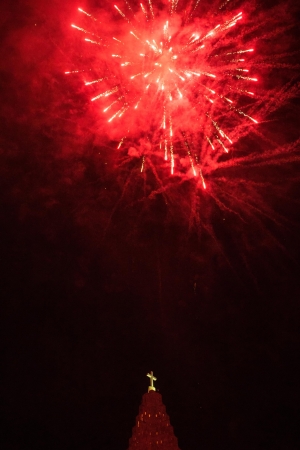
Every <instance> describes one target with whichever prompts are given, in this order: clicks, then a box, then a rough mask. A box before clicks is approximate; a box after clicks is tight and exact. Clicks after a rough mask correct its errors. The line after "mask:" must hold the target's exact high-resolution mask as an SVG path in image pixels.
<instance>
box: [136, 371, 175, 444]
mask: <svg viewBox="0 0 300 450" xmlns="http://www.w3.org/2000/svg"><path fill="white" fill-rule="evenodd" d="M147 376H148V377H149V378H150V386H149V388H148V393H146V394H144V395H143V399H142V403H141V406H140V408H139V414H138V416H137V418H136V424H135V426H134V427H133V430H132V437H131V439H130V440H129V449H128V450H153V449H159V448H160V449H163V450H179V447H178V443H177V438H176V437H175V435H174V432H173V427H172V426H171V424H170V419H169V416H168V414H167V413H166V407H165V405H164V404H163V402H162V396H161V394H159V393H158V392H156V389H155V387H154V385H153V381H156V378H155V377H154V376H153V372H150V373H148V374H147Z"/></svg>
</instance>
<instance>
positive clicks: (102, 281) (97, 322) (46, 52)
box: [0, 0, 300, 450]
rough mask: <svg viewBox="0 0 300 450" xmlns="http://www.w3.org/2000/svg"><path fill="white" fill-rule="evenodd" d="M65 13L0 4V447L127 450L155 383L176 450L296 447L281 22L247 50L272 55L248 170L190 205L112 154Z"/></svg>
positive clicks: (289, 45) (295, 305)
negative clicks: (150, 375)
mask: <svg viewBox="0 0 300 450" xmlns="http://www.w3.org/2000/svg"><path fill="white" fill-rule="evenodd" d="M107 5H108V3H105V2H102V3H101V5H100V6H103V7H105V8H107V7H108V6H107ZM78 6H86V7H87V8H90V9H92V8H95V7H96V6H98V4H97V2H96V1H90V2H87V4H86V5H83V3H81V4H80V5H79V4H77V2H71V1H69V2H58V1H57V0H55V1H52V2H47V1H46V0H39V1H33V0H29V1H27V2H22V1H17V0H16V1H14V3H13V4H11V2H9V1H8V0H7V1H4V2H2V6H1V9H2V11H1V14H0V17H1V19H0V20H1V27H0V30H1V31H0V33H1V42H2V44H1V46H2V48H1V59H0V64H1V72H0V77H1V84H0V85H1V94H2V95H1V98H2V100H1V122H0V127H1V164H0V185H1V194H0V195H1V209H0V211H1V213H0V214H1V216H0V218H1V229H0V231H1V239H0V254H1V285H2V294H1V310H2V311H1V321H2V324H1V331H2V333H3V335H2V343H3V350H4V352H3V355H4V358H3V361H4V364H3V369H4V371H3V378H2V382H1V403H2V407H3V408H2V409H3V418H2V425H3V426H2V432H1V437H0V439H1V449H4V450H23V449H31V450H32V449H53V450H62V449H64V450H66V449H74V450H75V449H85V450H94V449H103V450H117V449H118V450H119V449H126V448H127V445H128V440H129V437H130V436H131V429H132V426H133V425H134V423H135V417H136V415H137V412H138V406H139V404H140V401H141V397H142V394H143V393H144V392H146V390H147V386H148V379H147V378H146V373H147V372H148V371H150V370H153V371H154V374H155V375H156V376H157V378H158V381H157V387H158V389H159V391H160V392H161V394H162V396H163V401H164V403H165V405H166V407H167V412H168V413H169V415H170V419H171V424H172V425H173V426H174V429H175V434H176V436H177V437H178V440H179V446H180V448H181V449H182V450H196V449H199V448H201V449H203V450H212V449H217V448H218V449H219V450H223V449H224V450H225V449H229V448H230V449H241V448H243V449H244V450H257V449H272V450H277V449H278V450H279V449H280V450H296V449H298V448H299V444H300V441H299V440H298V437H297V432H298V429H299V419H300V416H299V403H300V395H299V394H300V390H299V365H300V363H299V342H300V340H299V338H300V331H299V330H300V328H299V315H300V313H299V312H300V306H299V298H300V276H299V265H300V238H299V225H300V213H299V194H300V189H299V168H300V166H299V149H298V145H297V144H295V145H294V144H293V143H295V142H296V141H297V139H298V137H299V105H298V103H297V98H296V97H297V95H298V94H297V93H298V90H299V88H298V86H299V67H298V66H297V64H298V60H299V53H296V49H297V42H296V41H297V40H296V38H297V28H296V25H297V23H296V19H295V17H296V13H297V11H295V9H294V6H293V5H291V4H286V5H283V6H282V8H283V9H282V11H284V14H282V21H283V29H284V31H283V36H284V38H280V39H279V38H278V41H280V43H278V41H276V39H275V38H274V39H275V40H273V39H271V38H269V40H268V39H266V40H265V41H264V42H263V43H258V44H257V45H258V46H260V47H259V49H260V51H261V52H262V54H263V55H264V54H265V52H266V48H267V47H269V48H270V52H273V51H274V52H275V53H274V54H275V55H278V54H281V55H284V56H282V57H281V58H282V59H280V64H283V65H282V66H279V65H277V67H269V66H268V64H267V62H268V59H267V57H265V59H264V58H263V61H265V62H266V66H265V68H264V70H263V69H262V67H263V66H262V65H261V67H260V70H262V71H264V75H265V84H266V87H265V89H266V90H268V89H269V90H270V92H272V95H273V96H274V98H276V96H278V105H277V107H276V109H275V110H273V111H271V112H269V111H266V123H265V124H263V125H261V128H259V132H260V133H261V136H258V134H256V135H255V136H251V135H249V136H246V137H245V138H243V139H242V140H241V143H240V145H241V152H245V154H247V153H248V152H250V151H251V152H252V151H255V152H257V154H258V155H259V156H258V157H257V159H256V160H253V161H252V163H251V164H247V163H245V164H236V165H235V164H233V165H232V167H231V168H230V170H228V169H227V170H226V169H222V170H220V171H219V172H217V173H216V174H211V175H210V179H209V176H208V184H209V183H210V188H209V189H208V193H205V192H203V191H199V190H197V189H196V187H195V183H194V182H193V181H192V180H184V181H182V180H180V179H179V178H176V177H175V178H174V179H173V181H169V180H168V181H167V182H166V184H163V185H162V186H158V185H157V177H156V176H155V173H154V172H153V171H152V172H151V170H149V171H148V172H147V173H146V174H145V175H140V173H139V168H138V167H137V166H136V165H135V163H134V162H127V163H126V164H122V163H121V162H120V160H118V158H117V157H116V156H115V150H114V149H115V142H114V143H112V142H110V141H109V140H108V139H107V137H104V136H103V134H102V132H101V131H100V129H101V124H100V125H99V123H98V122H97V121H96V119H95V118H94V117H93V112H92V110H91V109H90V108H89V106H88V100H87V95H86V93H85V92H84V90H83V88H82V84H81V83H80V81H79V80H78V79H76V78H68V79H66V77H65V75H64V71H65V70H66V66H67V65H68V64H69V65H70V64H71V61H72V54H74V48H76V45H77V43H76V42H74V39H73V38H72V35H71V32H70V30H69V24H70V22H71V21H72V19H73V17H74V14H75V13H74V11H75V10H76V8H77V7H78ZM269 8H270V5H269V4H268V2H264V3H263V5H262V6H260V11H265V14H266V17H267V16H268V12H269V11H270V10H269ZM289 11H290V13H291V17H290V21H289V22H288V23H287V22H286V19H287V16H286V15H287V14H288V12H289ZM277 15H278V10H277ZM288 24H289V25H291V26H290V27H289V26H288ZM72 39H73V40H72ZM274 42H275V43H274ZM72 52H73V53H72ZM75 59H76V58H75ZM274 60H276V57H275V56H274ZM297 77H298V78H297ZM297 80H298V81H297ZM287 92H288V93H290V94H288V95H287V94H286V93H287ZM289 97H290V98H289ZM281 99H283V100H281ZM262 136H263V137H265V139H262ZM258 138H260V141H259V142H260V144H259V147H258ZM274 142H275V143H276V145H275V144H274ZM276 146H277V148H278V151H277V150H276ZM270 149H271V150H270ZM270 151H271V153H270ZM272 152H273V153H272ZM158 175H159V177H162V176H163V173H162V172H159V174H158ZM161 179H163V178H161ZM224 180H225V181H226V183H225V188H224V183H223V182H224ZM222 183H223V184H222ZM221 204H223V205H224V204H225V205H227V206H228V207H227V208H225V209H224V208H222V207H221V206H220V205H221ZM195 211H196V212H195Z"/></svg>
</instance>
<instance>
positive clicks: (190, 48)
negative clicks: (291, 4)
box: [67, 1, 299, 268]
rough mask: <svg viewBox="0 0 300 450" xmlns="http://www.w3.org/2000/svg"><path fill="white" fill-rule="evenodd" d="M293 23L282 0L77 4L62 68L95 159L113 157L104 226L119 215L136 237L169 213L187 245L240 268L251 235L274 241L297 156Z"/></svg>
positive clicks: (274, 244) (165, 222)
mask: <svg viewBox="0 0 300 450" xmlns="http://www.w3.org/2000/svg"><path fill="white" fill-rule="evenodd" d="M293 26H294V24H293V21H292V20H291V18H290V15H289V14H288V12H286V8H284V10H283V8H282V7H281V5H279V6H275V7H273V8H272V9H270V10H268V9H266V8H261V9H257V10H256V9H255V7H254V6H253V5H252V4H251V5H249V4H248V5H246V4H245V5H244V7H239V8H237V3H234V5H232V6H230V2H225V3H222V2H221V3H212V4H208V3H207V2H203V4H201V3H200V2H198V1H193V2H189V3H187V2H177V1H171V2H167V3H164V4H162V3H161V2H155V3H152V2H148V3H144V4H136V3H133V2H132V3H129V2H125V3H122V4H121V3H118V5H113V4H112V5H110V12H108V11H107V9H106V10H101V13H99V11H98V12H93V11H89V10H88V8H86V9H79V10H78V11H77V13H76V20H75V19H74V22H73V24H72V28H73V33H75V34H73V36H76V39H78V41H77V43H78V48H79V50H78V55H77V56H76V55H75V56H74V54H73V57H72V61H73V63H74V64H73V66H70V67H68V70H67V73H68V74H70V75H68V76H71V74H72V73H73V74H74V75H73V76H74V77H76V78H77V77H78V78H79V80H83V82H84V84H85V86H84V92H85V95H86V96H88V98H89V99H90V102H89V103H88V102H87V104H89V105H90V111H91V113H92V114H91V116H90V117H94V118H96V120H95V123H96V124H97V125H96V128H93V130H94V132H95V135H98V136H99V138H100V142H101V144H100V145H99V148H101V155H100V157H101V158H102V157H103V155H105V158H106V160H108V161H111V162H113V164H110V168H111V169H112V167H113V168H114V169H113V170H112V171H110V170H107V172H106V173H108V174H109V175H108V177H110V181H109V184H110V191H109V192H110V194H108V192H107V190H105V193H103V196H105V199H106V200H105V201H107V195H110V197H111V210H110V213H109V214H108V217H107V219H106V221H105V230H108V229H109V228H110V226H111V225H112V222H113V221H114V220H115V221H116V220H117V218H118V217H121V219H120V222H121V223H122V233H123V234H126V235H127V236H128V239H130V237H131V238H132V239H135V240H136V241H137V240H138V239H137V237H139V238H140V237H141V236H147V239H148V237H149V233H152V230H153V229H155V226H157V227H161V226H162V227H166V226H167V227H168V226H169V225H171V227H172V229H173V228H174V224H175V223H176V227H179V229H180V230H181V232H180V239H181V237H182V236H190V237H191V236H192V235H194V233H196V236H197V237H196V240H195V241H194V244H193V248H194V249H195V252H196V254H197V255H200V254H201V253H203V252H204V253H206V252H208V253H209V254H210V258H212V255H213V254H214V253H215V254H220V253H221V254H222V257H224V258H225V259H226V261H229V260H232V259H235V260H238V261H239V263H238V265H239V267H246V268H248V267H251V265H252V264H251V262H249V259H248V256H247V255H249V254H252V253H253V251H255V249H257V248H258V245H259V244H258V243H261V245H262V248H269V249H271V250H270V253H271V254H272V252H273V250H274V249H275V248H277V249H278V248H279V249H282V248H283V247H282V245H281V243H280V242H282V233H284V230H285V229H286V226H287V221H286V219H285V215H286V212H285V206H286V204H287V202H286V199H287V198H288V197H287V196H288V190H289V186H290V185H291V184H293V183H294V181H295V180H296V179H295V180H294V179H292V180H291V179H290V175H289V173H293V170H292V169H291V167H292V166H294V167H295V164H296V163H297V162H298V161H299V154H298V149H299V136H298V135H299V133H298V131H297V133H296V130H297V127H295V126H294V123H295V117H296V114H295V112H293V111H292V108H293V105H292V103H293V99H295V98H296V97H297V96H298V95H299V83H298V81H297V76H298V75H297V74H298V65H297V61H296V59H295V57H296V56H297V50H294V49H293V48H292V41H293V33H294V32H293V31H292V33H291V34H290V36H289V34H288V33H287V30H291V29H292V28H293ZM285 115H288V116H287V117H290V118H291V120H290V121H289V123H288V120H287V119H286V118H285ZM279 124H280V126H279ZM283 124H284V126H282V125H283ZM105 136H108V138H109V146H108V147H107V150H104V146H105V144H104V142H105V139H104V138H105ZM98 142H99V139H98ZM97 158H98V153H97ZM107 167H108V166H107ZM115 168H117V170H115ZM141 172H142V173H141ZM283 173H285V174H286V175H285V183H283V182H282V180H283V178H282V174H283ZM101 195H102V194H101ZM101 198H102V197H101ZM281 199H285V201H284V202H283V203H284V205H283V203H282V202H281V205H282V206H281V207H279V206H278V204H280V200H281ZM135 205H137V208H136V209H135ZM98 207H99V205H98V203H97V202H96V203H93V206H92V207H91V209H93V210H95V211H97V208H98ZM291 209H292V206H291V207H290V210H291ZM128 212H129V214H127V213H128ZM132 217H134V219H133V221H132ZM126 218H127V219H126ZM83 220H85V219H83ZM126 221H127V222H128V223H127V225H126ZM114 223H115V222H114ZM176 227H175V228H176ZM158 229H160V230H161V228H158ZM139 230H141V231H139ZM145 230H146V232H145ZM183 230H184V232H183V233H182V231H183ZM187 230H189V233H186V231H187ZM266 230H270V233H269V232H266ZM96 233H98V227H96ZM199 238H200V239H199ZM206 243H207V244H206ZM199 245H200V247H201V248H200V247H198V246H199ZM206 245H207V246H208V248H207V249H205V248H204V247H205V246H206ZM203 246H204V247H203ZM197 249H198V250H197ZM241 249H243V251H241ZM234 255H235V256H234ZM196 258H198V256H197V257H196Z"/></svg>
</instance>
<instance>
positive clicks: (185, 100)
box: [66, 0, 258, 188]
mask: <svg viewBox="0 0 300 450" xmlns="http://www.w3.org/2000/svg"><path fill="white" fill-rule="evenodd" d="M198 9H199V2H198V1H196V2H193V1H192V2H191V3H190V4H189V5H188V7H187V8H183V7H181V8H180V7H179V2H178V1H174V0H171V1H169V3H168V5H167V7H165V8H164V9H160V8H159V5H156V4H155V3H153V2H152V1H151V0H149V2H148V3H145V4H142V3H140V4H135V3H132V4H129V3H128V2H125V4H123V5H119V4H118V5H112V11H114V14H116V17H115V19H114V23H115V27H114V29H113V31H112V30H111V28H110V29H109V32H106V31H105V27H104V31H103V25H102V24H101V23H100V22H99V23H98V22H97V21H96V19H95V17H94V16H93V15H92V14H91V13H90V12H87V11H84V10H83V9H81V8H79V9H78V13H79V16H80V17H78V21H79V24H78V25H77V24H76V25H75V24H72V27H73V28H74V29H75V30H76V31H77V32H79V33H82V34H83V35H84V38H85V41H86V42H87V45H91V44H97V45H96V46H95V47H96V52H95V53H94V59H93V63H92V65H91V66H89V67H88V68H85V70H87V69H89V71H90V74H91V78H89V79H86V80H85V85H86V86H91V88H93V90H92V91H91V92H92V94H91V101H93V102H96V103H98V105H99V108H100V110H101V111H103V115H104V116H105V115H106V113H107V112H108V111H109V115H107V116H105V117H107V118H106V119H105V120H107V126H108V127H112V128H113V130H114V137H115V138H116V139H118V144H117V146H116V147H117V149H120V148H121V147H122V148H126V146H127V147H128V148H129V147H132V145H137V144H138V143H139V141H140V139H141V138H142V139H144V138H146V140H147V141H148V142H150V143H151V145H147V146H145V148H142V146H139V151H138V154H139V158H140V166H141V170H142V171H144V170H146V168H147V164H148V166H150V160H152V161H153V160H154V159H155V161H156V164H160V165H165V166H166V165H168V166H169V170H170V172H171V174H174V173H175V174H181V175H182V174H185V175H187V176H194V177H198V179H199V184H201V185H202V186H203V188H206V183H205V180H204V173H205V164H206V160H207V158H208V157H209V159H210V160H212V161H217V160H218V159H219V158H220V157H222V155H223V154H224V153H225V154H227V153H229V152H230V150H231V148H232V146H233V145H234V144H236V143H237V141H238V140H239V138H240V137H241V135H243V134H244V132H245V129H248V128H249V127H250V126H253V123H255V124H257V123H258V119H257V116H256V115H255V117H253V116H252V110H253V109H254V108H253V106H252V104H253V102H254V100H253V97H255V88H254V87H253V85H255V83H256V82H257V81H258V77H257V75H256V73H255V71H254V70H253V61H254V58H253V52H254V46H253V45H252V42H251V40H250V39H247V37H246V33H245V32H244V27H245V20H246V19H244V17H243V13H242V12H241V11H234V12H231V13H228V12H223V8H219V9H218V10H217V11H214V10H213V11H208V12H207V14H206V16H205V15H204V16H203V15H201V18H200V17H198ZM220 9H221V12H220ZM216 12H218V13H217V14H216ZM199 16H200V12H199ZM82 22H83V23H82ZM234 29H235V30H234ZM86 35H90V36H92V37H93V39H88V38H86ZM94 39H96V40H94ZM99 45H100V47H101V49H100V51H99ZM96 66H98V67H101V70H99V69H96ZM77 70H78V68H76V70H73V71H70V70H69V71H67V72H66V73H74V72H76V71H77ZM93 73H95V76H94V78H93V77H92V74H93ZM95 87H96V90H95ZM106 97H110V99H109V100H110V101H109V103H107V100H106ZM111 99H113V101H111ZM135 157H136V155H135ZM187 162H188V164H187Z"/></svg>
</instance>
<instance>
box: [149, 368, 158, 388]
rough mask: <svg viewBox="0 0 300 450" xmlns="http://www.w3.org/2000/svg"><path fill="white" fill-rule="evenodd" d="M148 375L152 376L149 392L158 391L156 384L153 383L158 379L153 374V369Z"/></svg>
mask: <svg viewBox="0 0 300 450" xmlns="http://www.w3.org/2000/svg"><path fill="white" fill-rule="evenodd" d="M147 377H149V378H150V386H149V387H148V392H150V391H156V389H155V387H154V384H153V381H156V380H157V378H155V376H154V375H153V372H152V370H151V372H150V373H147Z"/></svg>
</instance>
